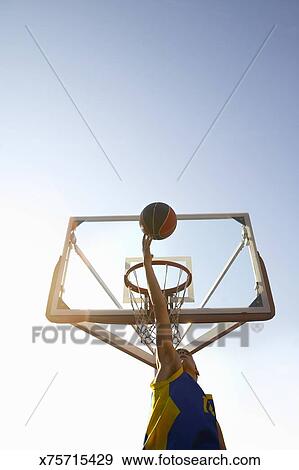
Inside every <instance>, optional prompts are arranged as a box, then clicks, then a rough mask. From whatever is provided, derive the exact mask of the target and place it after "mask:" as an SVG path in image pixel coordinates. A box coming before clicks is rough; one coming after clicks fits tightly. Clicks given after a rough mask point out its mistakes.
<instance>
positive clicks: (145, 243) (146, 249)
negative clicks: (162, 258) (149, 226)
mask: <svg viewBox="0 0 299 470" xmlns="http://www.w3.org/2000/svg"><path fill="white" fill-rule="evenodd" d="M152 240H153V239H152V237H150V236H149V235H143V239H142V252H143V259H144V263H151V262H152V259H153V255H152V254H151V243H152Z"/></svg>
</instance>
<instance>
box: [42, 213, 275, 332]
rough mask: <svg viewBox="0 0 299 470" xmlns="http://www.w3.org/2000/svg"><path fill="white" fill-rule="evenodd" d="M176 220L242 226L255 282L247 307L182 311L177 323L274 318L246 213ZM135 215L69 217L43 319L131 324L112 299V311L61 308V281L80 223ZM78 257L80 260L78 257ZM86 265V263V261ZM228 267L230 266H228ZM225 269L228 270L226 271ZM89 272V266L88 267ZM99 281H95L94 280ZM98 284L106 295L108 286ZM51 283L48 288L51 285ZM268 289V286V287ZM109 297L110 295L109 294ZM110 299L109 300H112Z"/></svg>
mask: <svg viewBox="0 0 299 470" xmlns="http://www.w3.org/2000/svg"><path fill="white" fill-rule="evenodd" d="M177 219H178V221H180V220H211V219H234V220H236V221H237V222H238V223H240V224H242V225H243V227H244V230H245V232H246V236H247V239H246V244H247V245H248V248H249V253H250V258H251V263H252V268H253V272H254V276H255V282H256V292H257V296H256V298H255V299H253V300H252V303H251V304H250V306H248V307H235V308H206V307H202V308H201V307H199V308H182V310H181V313H180V323H215V322H234V321H237V322H242V323H243V322H247V321H265V320H269V319H271V318H272V317H273V316H274V312H273V311H272V309H271V302H270V298H271V296H272V294H271V292H268V290H267V289H266V287H265V286H266V282H265V275H266V274H265V273H263V270H262V266H261V262H260V257H259V254H258V251H257V247H256V243H255V239H254V234H253V230H252V225H251V221H250V217H249V214H248V213H223V214H222V213H220V214H219V213H216V214H178V215H177ZM138 220H139V216H138V215H115V216H87V217H71V218H70V220H69V224H68V228H67V233H66V237H65V243H64V248H63V252H62V255H61V257H60V259H59V262H58V263H57V266H56V270H55V271H56V273H55V279H54V276H53V283H54V285H52V288H51V295H50V296H49V302H48V308H47V318H48V320H49V321H51V322H55V323H79V322H83V321H87V322H95V323H105V324H113V323H114V324H131V325H133V324H135V322H136V320H135V316H134V313H133V311H132V309H131V308H128V309H126V308H122V306H121V304H120V303H119V302H118V301H117V299H115V298H114V303H115V305H116V308H115V309H109V310H107V309H104V310H101V309H86V310H83V309H69V308H65V307H64V305H65V304H64V302H63V299H62V295H63V292H62V285H63V278H64V277H65V275H66V269H67V263H68V257H69V253H70V250H71V249H72V247H73V241H72V239H73V238H74V233H75V230H76V228H77V227H78V226H79V225H81V224H82V223H93V222H114V221H138ZM82 256H84V255H83V254H82ZM86 261H87V262H88V260H86ZM228 264H229V266H230V265H231V264H232V263H228ZM229 266H228V267H229ZM88 267H89V269H90V270H91V271H92V266H88ZM98 280H99V279H98ZM99 282H100V283H101V284H102V287H103V288H105V290H106V289H107V290H106V292H108V294H109V288H108V286H105V285H103V283H102V282H101V280H99ZM53 283H52V284H53ZM269 288H270V286H269ZM110 294H111V295H112V297H113V294H112V293H111V292H110ZM110 294H109V295H110ZM112 297H111V298H112Z"/></svg>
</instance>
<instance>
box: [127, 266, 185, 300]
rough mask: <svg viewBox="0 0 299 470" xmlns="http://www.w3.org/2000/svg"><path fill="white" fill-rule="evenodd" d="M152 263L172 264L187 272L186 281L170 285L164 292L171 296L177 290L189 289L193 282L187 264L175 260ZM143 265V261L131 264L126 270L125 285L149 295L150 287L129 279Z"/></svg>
mask: <svg viewBox="0 0 299 470" xmlns="http://www.w3.org/2000/svg"><path fill="white" fill-rule="evenodd" d="M152 264H153V265H155V266H156V265H160V266H161V265H162V266H163V265H164V266H172V267H173V268H177V269H180V270H182V271H184V272H185V273H186V274H187V279H186V281H185V282H182V284H179V285H178V286H177V287H170V288H169V289H164V290H163V292H164V294H165V295H167V296H169V295H172V294H175V293H176V292H181V291H182V290H184V289H187V287H189V286H190V284H191V282H192V274H191V272H190V271H189V269H188V268H186V266H183V265H182V264H179V263H175V262H174V261H168V260H153V261H152ZM143 266H144V265H143V263H138V264H135V265H134V266H131V267H130V268H129V269H128V271H127V272H126V274H125V276H124V281H125V285H126V287H128V289H131V290H132V291H134V292H136V293H137V294H139V293H141V294H143V295H147V296H149V292H148V289H146V288H144V287H138V286H136V285H135V284H133V283H132V282H131V281H130V280H129V275H130V274H131V273H132V272H133V271H136V270H137V269H141V268H143Z"/></svg>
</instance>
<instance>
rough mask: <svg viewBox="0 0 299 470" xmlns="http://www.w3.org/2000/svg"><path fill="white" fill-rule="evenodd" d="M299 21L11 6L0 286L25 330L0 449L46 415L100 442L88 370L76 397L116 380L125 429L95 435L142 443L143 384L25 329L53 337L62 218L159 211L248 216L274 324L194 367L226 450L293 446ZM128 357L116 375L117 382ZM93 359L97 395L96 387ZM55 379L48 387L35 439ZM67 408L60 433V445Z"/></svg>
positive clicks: (216, 4) (286, 4)
mask: <svg viewBox="0 0 299 470" xmlns="http://www.w3.org/2000/svg"><path fill="white" fill-rule="evenodd" d="M298 10H299V4H298V2H296V1H291V0H287V1H283V0H281V1H276V0H273V1H266V0H265V1H263V2H260V1H257V0H253V1H231V0H228V1H226V2H223V1H220V0H219V1H215V0H212V1H195V0H186V1H183V0H159V1H158V0H148V1H137V0H118V1H117V0H111V1H88V2H83V1H51V2H50V1H45V2H37V1H25V2H22V1H10V2H5V1H2V2H1V6H0V17H1V20H0V21H1V28H0V54H1V87H0V100H1V110H0V119H1V141H0V178H1V185H0V194H1V206H2V223H1V235H2V237H3V241H2V249H3V263H2V267H1V282H2V285H3V287H4V294H2V297H3V295H4V304H5V306H6V309H5V310H4V312H6V313H4V315H13V318H14V321H16V322H17V323H18V324H19V328H18V329H17V331H16V333H15V335H12V334H11V333H9V334H8V333H7V337H6V338H5V341H4V342H3V343H2V345H1V348H2V347H3V348H5V349H4V352H7V351H9V354H10V357H11V360H10V361H9V363H8V364H6V365H5V366H4V369H3V380H6V383H7V387H6V389H5V391H4V398H5V399H7V400H9V402H10V405H9V407H8V408H7V409H6V410H5V409H3V412H4V416H5V419H6V421H4V422H6V425H7V430H8V431H7V434H6V440H5V441H4V442H3V445H4V447H13V445H16V447H26V446H27V447H34V445H36V442H39V443H40V441H39V439H40V437H39V436H40V429H41V426H42V423H43V419H47V422H48V425H47V434H46V440H47V442H49V443H50V444H53V445H54V444H55V442H56V441H55V439H57V442H59V432H61V433H62V434H61V436H62V435H67V436H72V439H73V442H74V439H75V436H77V438H78V442H80V439H79V437H78V435H79V434H80V432H81V430H82V427H83V426H85V427H87V428H88V429H89V432H90V435H88V432H87V434H86V435H88V437H86V439H91V435H92V436H93V438H92V439H95V437H94V430H93V428H92V425H91V424H90V423H89V421H88V419H87V418H86V415H85V414H84V413H83V412H82V413H80V411H78V415H77V416H76V421H73V419H74V418H73V415H72V411H71V410H72V405H71V403H72V402H71V400H74V404H75V403H76V399H78V397H76V396H75V397H74V395H73V393H75V392H74V390H78V389H77V388H76V387H77V384H76V381H75V380H74V376H78V374H79V376H81V377H82V383H83V385H84V386H83V385H82V384H81V385H80V394H81V393H82V394H85V393H86V394H87V390H86V388H87V387H90V388H91V390H92V391H90V390H89V391H88V394H91V395H92V396H93V398H94V399H95V398H96V397H99V396H101V397H102V400H103V401H104V400H105V399H106V400H107V401H108V403H109V397H110V395H109V393H111V389H113V390H115V387H116V386H117V383H119V380H121V381H122V384H123V386H124V390H126V391H124V392H123V394H124V396H123V400H122V397H121V396H120V394H116V395H115V400H116V397H117V400H118V401H119V402H118V403H117V405H115V409H114V413H116V414H117V415H118V419H119V420H120V423H119V428H118V431H117V433H116V435H115V430H114V429H113V427H112V426H110V425H108V424H107V427H106V430H105V433H103V435H102V436H100V438H101V439H103V442H104V443H105V445H106V447H107V448H108V447H109V445H111V439H115V440H114V442H113V445H114V446H115V448H121V447H123V448H125V447H130V448H138V447H140V443H141V441H142V435H143V431H144V428H145V425H146V420H147V416H145V415H144V417H143V418H142V420H140V416H141V415H142V414H144V408H145V409H148V398H149V394H150V391H149V389H147V387H148V382H149V381H150V380H151V371H148V370H144V366H143V365H140V364H137V363H135V362H134V361H133V360H131V359H130V358H123V357H122V356H120V353H119V352H118V351H111V350H110V349H109V348H106V349H105V348H104V347H101V348H100V351H96V352H95V346H93V347H91V346H90V347H86V348H82V347H79V348H78V349H76V348H75V346H74V345H70V346H67V345H64V346H61V345H60V346H57V349H56V348H55V346H51V347H46V346H45V345H43V344H35V345H32V344H31V327H32V325H37V324H39V325H45V324H46V320H45V318H44V310H45V303H46V298H47V291H48V287H49V283H50V278H51V274H52V268H53V266H54V264H55V262H56V260H57V257H58V255H59V253H60V251H61V248H62V243H63V237H64V232H65V229H66V224H67V220H68V217H69V216H71V215H101V214H126V213H139V212H140V209H141V208H142V207H143V206H145V205H146V204H147V203H149V202H152V201H153V200H162V201H168V202H170V203H171V204H172V205H173V206H174V207H175V208H176V210H177V212H180V213H182V212H238V211H241V212H243V211H244V212H249V213H250V215H251V218H252V222H253V225H254V228H255V234H256V239H257V243H258V247H259V249H260V251H261V253H262V255H263V257H264V259H265V261H266V264H267V267H268V271H269V276H270V279H271V282H272V288H273V293H274V297H275V301H276V308H277V317H276V318H275V319H274V320H273V321H272V322H271V323H269V324H265V326H264V330H263V332H262V333H260V334H259V335H253V339H252V342H251V345H250V348H246V351H245V350H244V349H241V348H240V347H239V344H238V341H237V340H236V339H235V340H233V339H232V340H231V341H230V342H229V343H228V344H227V347H226V348H225V351H224V352H223V351H222V350H221V352H220V350H219V348H216V347H215V348H210V349H209V350H207V351H205V352H203V353H202V354H201V355H198V356H197V357H198V361H199V362H200V363H201V368H202V377H203V381H204V385H205V387H206V388H208V390H207V391H211V393H213V394H214V395H215V396H216V406H217V409H218V415H219V417H220V418H219V419H220V421H221V422H222V424H223V428H224V433H225V435H226V436H227V441H228V445H229V446H230V447H232V448H241V447H242V448H244V447H250V446H251V447H260V448H263V447H266V448H268V449H271V448H275V447H276V448H279V447H281V448H287V447H294V446H295V443H297V442H298V429H297V426H295V423H296V422H297V421H298V417H299V408H298V403H297V402H293V403H292V406H291V405H290V404H289V403H290V402H291V400H292V396H296V395H298V378H297V367H298V366H297V364H298V345H297V338H298V335H297V326H298V299H297V295H296V294H297V290H298V264H299V257H298V249H297V244H298V232H299V224H298V219H297V217H296V216H297V213H298V166H299V165H298V139H297V137H296V136H297V133H298V121H299V116H298V109H299V107H298V75H299V74H298V72H299V70H298V59H297V57H298V35H299V29H298V28H299V25H298V21H299V16H298V13H299V12H298ZM26 25H27V27H26ZM270 32H271V34H270V36H268V35H269V33H270ZM267 36H268V39H267V40H266V38H267ZM34 39H35V41H36V42H35V41H34ZM265 40H266V43H265V44H264V47H263V48H262V50H261V51H260V53H259V54H258V56H256V54H257V52H258V51H259V49H260V48H261V46H262V44H263V42H264V41H265ZM36 43H38V45H37V44H36ZM41 49H42V50H43V52H44V54H45V56H46V58H47V60H48V62H47V60H46V59H45V57H44V56H43V54H42V52H41ZM253 58H255V60H254V62H253V63H252V66H250V68H249V70H247V72H246V73H245V76H243V74H244V72H245V71H246V69H247V68H248V66H249V65H250V63H251V61H252V60H253ZM49 63H50V64H51V65H52V67H53V68H54V70H55V72H56V74H57V76H58V77H59V79H60V81H59V80H58V78H57V76H56V75H55V73H54V72H53V70H52V69H51V66H50V65H49ZM242 76H243V79H242V80H241V83H240V84H239V86H238V87H237V89H236V85H237V84H238V82H239V80H240V79H241V77H242ZM62 84H63V86H64V87H65V88H63V87H62ZM66 90H67V91H66ZM234 90H235V91H234ZM233 91H234V92H233ZM232 92H233V95H232V97H231V99H229V100H228V97H229V96H230V95H231V94H232ZM70 97H71V98H72V100H73V102H72V101H71V99H70ZM227 100H228V102H227ZM226 102H227V104H226V106H225V108H224V109H223V112H221V113H220V115H219V118H218V119H217V122H216V123H215V125H214V126H213V127H212V129H211V131H210V132H209V134H208V135H207V137H206V139H205V140H204V142H203V144H202V145H201V146H200V148H199V150H198V152H197V153H196V154H195V156H194V158H193V160H192V161H191V163H190V165H189V166H188V167H187V168H186V171H185V172H184V173H183V175H182V177H181V178H180V179H179V180H177V178H178V176H179V175H180V173H181V171H182V170H183V169H184V167H185V165H186V163H187V162H188V160H189V159H190V157H191V155H192V153H193V152H194V150H195V149H196V147H197V146H198V144H199V143H200V142H201V140H202V138H203V136H204V135H205V133H206V132H207V131H208V129H209V127H210V126H211V124H212V123H213V121H214V119H215V118H216V116H217V114H218V113H219V112H220V111H221V109H222V107H223V105H224V104H225V103H226ZM74 103H75V104H76V106H77V108H78V109H79V110H80V112H81V116H80V115H79V113H78V109H76V108H75V105H74ZM82 116H83V117H84V119H85V123H84V122H83V120H82ZM86 123H88V125H89V127H90V129H88V128H87V126H86ZM91 131H92V133H93V135H92V134H91ZM94 136H95V137H96V139H97V140H98V142H99V143H100V144H101V146H102V148H103V149H104V151H105V152H106V155H107V156H108V158H109V160H110V162H112V163H113V165H114V168H115V169H116V171H114V169H113V168H112V166H111V165H110V164H109V162H108V160H107V158H106V157H105V155H104V153H103V151H102V149H101V148H100V147H99V145H98V144H97V142H96V141H95V138H94ZM118 175H119V176H120V177H121V180H122V181H120V179H119V176H118ZM12 299H15V301H14V303H13V305H12ZM8 312H9V313H8ZM83 349H84V351H83ZM107 349H109V350H108V351H107ZM20 352H21V353H22V358H21V359H20V358H19V354H20ZM37 357H38V359H37ZM120 357H121V358H122V361H123V365H124V367H123V368H122V370H121V371H120V372H119V374H120V376H118V377H116V375H115V373H114V371H116V370H117V367H118V361H119V358H120ZM73 358H76V360H75V361H73V360H72V359H73ZM101 360H103V364H102V367H103V370H104V371H105V372H102V374H100V372H99V374H98V378H99V380H102V377H103V376H104V375H105V387H104V388H105V389H104V390H103V389H102V387H101V385H102V382H101V384H100V383H99V381H98V380H97V377H95V376H93V375H92V371H95V370H97V367H98V364H99V363H101ZM22 361H24V363H22ZM109 361H112V362H111V364H113V367H114V370H113V372H112V371H111V365H110V367H109V364H110V362H109ZM74 362H75V364H74ZM20 363H21V367H20ZM125 365H126V366H127V368H126V367H125ZM12 371H14V375H13V374H12ZM56 371H59V375H58V377H57V379H56V383H55V384H54V385H55V389H54V385H53V390H50V391H49V395H48V396H47V400H45V402H44V403H43V404H42V406H41V408H40V410H39V414H37V413H36V417H34V421H33V419H32V423H31V425H30V426H31V427H30V428H29V427H28V428H26V430H25V428H24V425H23V423H24V422H25V421H26V419H27V417H28V416H27V415H29V414H30V411H31V409H32V408H33V407H34V404H35V403H36V402H37V401H38V399H39V396H40V395H41V394H42V392H43V390H44V389H45V388H46V386H47V384H48V383H49V382H50V380H51V377H52V375H54V374H55V372H56ZM126 371H127V373H126ZM129 371H130V372H129ZM242 371H244V373H245V374H246V377H248V379H250V383H251V384H252V385H254V389H255V390H256V393H257V395H258V396H259V397H260V399H261V401H262V402H263V404H264V406H265V408H266V409H267V410H268V412H269V413H270V414H271V416H272V419H273V421H274V422H275V426H273V424H272V423H271V422H270V420H269V419H268V417H267V416H266V414H265V413H264V410H263V409H262V408H261V406H260V404H259V403H258V401H257V400H256V398H255V396H254V395H253V393H252V391H251V389H250V388H249V387H248V385H247V383H246V382H245V381H244V379H243V377H242V375H241V372H242ZM128 374H130V375H128ZM16 377H17V379H16ZM72 380H73V381H72ZM20 381H24V400H23V402H22V403H21V404H20V403H18V405H17V416H15V417H14V418H11V413H10V411H9V410H10V408H11V407H13V406H16V405H15V404H13V403H12V402H11V388H12V389H14V387H16V386H17V383H20ZM205 381H206V382H205ZM67 386H69V387H70V389H71V390H72V393H70V394H69V393H66V391H65V390H66V387H67ZM96 387H98V389H97V393H96V392H95V390H96ZM132 387H137V389H138V394H139V396H140V397H141V398H140V400H139V401H138V402H137V404H135V403H134V400H132V401H131V402H130V398H131V394H130V393H129V390H130V388H132ZM282 390H283V391H284V392H283V393H284V397H285V398H282V393H281V391H282ZM103 397H104V398H103ZM230 397H233V398H232V400H231V401H230V402H229V400H230ZM68 400H69V401H68ZM120 402H121V403H120ZM123 402H126V403H129V409H130V410H131V414H129V411H128V409H126V410H123V408H125V407H126V405H125V404H124V403H123ZM228 402H229V405H228ZM2 403H3V401H2ZM57 403H59V405H57ZM232 403H233V405H232ZM1 406H3V405H1ZM290 407H291V410H290ZM58 408H59V413H60V416H63V423H64V424H63V426H62V428H61V429H60V430H58V431H57V430H56V431H55V432H56V433H58V435H57V434H56V435H55V436H56V437H53V434H55V433H54V432H53V427H54V422H52V421H51V416H53V410H54V409H56V410H57V409H58ZM232 408H233V409H234V410H235V413H233V412H232ZM132 410H134V411H135V413H132ZM96 412H97V410H94V411H93V416H94V418H93V419H94V420H97V419H98V418H97V417H96ZM231 413H233V414H234V416H233V417H232V416H231ZM290 413H291V414H292V417H291V416H290ZM236 415H237V416H236ZM240 416H241V418H240ZM129 419H131V422H132V432H131V433H130V434H129V435H127V436H126V437H125V438H124V439H125V441H122V439H123V431H121V426H122V422H123V423H124V422H125V421H126V420H127V421H128V420H129ZM103 420H107V421H108V414H107V415H105V419H104V418H102V422H103ZM133 422H134V424H133ZM240 422H242V426H245V423H246V430H244V432H243V433H242V432H240V430H239V428H238V426H240ZM76 424H77V427H78V429H77V431H76V432H75V431H74V429H75V428H76ZM56 425H57V420H56ZM14 433H15V434H14ZM72 433H74V435H73V434H72ZM14 435H16V436H17V438H16V439H13V436H14ZM290 436H291V437H290ZM84 439H85V437H84ZM70 441H71V438H70ZM93 442H95V441H93ZM15 443H17V444H15ZM113 445H112V447H113ZM296 445H297V444H296Z"/></svg>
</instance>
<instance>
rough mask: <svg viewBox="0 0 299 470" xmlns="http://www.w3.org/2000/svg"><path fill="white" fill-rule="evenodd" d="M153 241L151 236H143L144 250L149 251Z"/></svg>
mask: <svg viewBox="0 0 299 470" xmlns="http://www.w3.org/2000/svg"><path fill="white" fill-rule="evenodd" d="M152 240H153V239H152V237H150V235H146V234H144V235H143V239H142V247H143V250H147V249H149V248H150V246H151V243H152Z"/></svg>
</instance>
